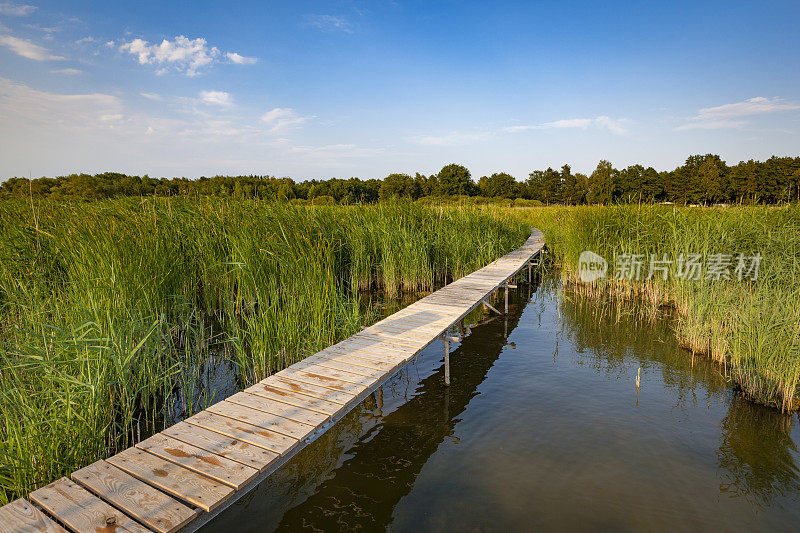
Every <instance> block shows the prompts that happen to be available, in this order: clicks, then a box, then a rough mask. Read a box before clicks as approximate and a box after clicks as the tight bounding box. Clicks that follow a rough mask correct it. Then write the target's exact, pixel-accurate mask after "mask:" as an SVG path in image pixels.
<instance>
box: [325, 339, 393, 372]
mask: <svg viewBox="0 0 800 533" xmlns="http://www.w3.org/2000/svg"><path fill="white" fill-rule="evenodd" d="M317 355H318V356H320V357H328V355H337V356H340V355H346V356H351V357H358V358H359V359H364V360H367V361H369V362H370V363H380V364H381V367H380V368H385V367H388V365H391V367H392V368H397V367H398V366H401V365H402V364H404V363H405V362H406V360H407V357H394V356H390V355H386V353H384V352H383V351H382V350H377V349H374V348H369V347H365V346H361V345H352V346H345V347H342V346H329V347H328V348H325V349H324V350H322V351H321V352H317Z"/></svg>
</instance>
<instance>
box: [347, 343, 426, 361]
mask: <svg viewBox="0 0 800 533" xmlns="http://www.w3.org/2000/svg"><path fill="white" fill-rule="evenodd" d="M332 347H336V348H350V347H353V348H359V347H360V348H371V349H374V350H380V351H381V353H382V354H383V355H386V356H392V357H395V358H398V359H402V360H404V361H405V360H406V359H408V358H409V357H412V356H413V355H414V354H416V353H417V352H418V351H419V349H418V348H408V347H406V346H398V345H396V344H389V343H386V342H382V341H380V340H377V339H368V338H366V337H350V338H348V339H347V340H344V341H342V342H340V343H338V344H334V345H333V346H332Z"/></svg>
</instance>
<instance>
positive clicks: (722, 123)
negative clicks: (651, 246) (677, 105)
mask: <svg viewBox="0 0 800 533" xmlns="http://www.w3.org/2000/svg"><path fill="white" fill-rule="evenodd" d="M746 124H747V121H744V120H706V121H700V122H687V123H686V124H682V125H680V126H678V127H677V128H675V129H676V130H678V131H686V130H722V129H736V128H741V127H742V126H745V125H746Z"/></svg>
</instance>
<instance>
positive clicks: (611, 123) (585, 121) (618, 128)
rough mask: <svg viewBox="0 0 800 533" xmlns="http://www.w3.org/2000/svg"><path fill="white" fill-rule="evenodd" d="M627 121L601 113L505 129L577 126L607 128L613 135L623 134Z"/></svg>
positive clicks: (514, 131)
mask: <svg viewBox="0 0 800 533" xmlns="http://www.w3.org/2000/svg"><path fill="white" fill-rule="evenodd" d="M628 122H629V120H628V119H625V118H619V119H614V118H611V117H607V116H605V115H601V116H599V117H595V118H570V119H564V120H554V121H552V122H543V123H542V124H534V125H530V126H509V127H508V128H505V131H507V132H509V133H520V132H523V131H532V130H547V129H553V128H577V129H581V130H588V129H590V128H595V129H601V130H607V131H609V132H611V133H613V134H615V135H625V134H626V133H628V129H627V128H626V127H625V124H627V123H628Z"/></svg>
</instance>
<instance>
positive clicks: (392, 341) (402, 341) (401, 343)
mask: <svg viewBox="0 0 800 533" xmlns="http://www.w3.org/2000/svg"><path fill="white" fill-rule="evenodd" d="M350 338H351V339H353V340H355V339H363V340H366V341H369V342H372V341H375V342H382V343H384V344H389V345H395V346H397V347H398V348H404V349H411V350H420V349H422V347H423V346H425V345H427V344H428V341H421V340H415V339H408V338H406V337H402V336H400V335H387V334H385V333H377V332H375V333H372V332H367V330H362V331H360V332H359V333H356V334H355V335H353V336H352V337H350Z"/></svg>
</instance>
